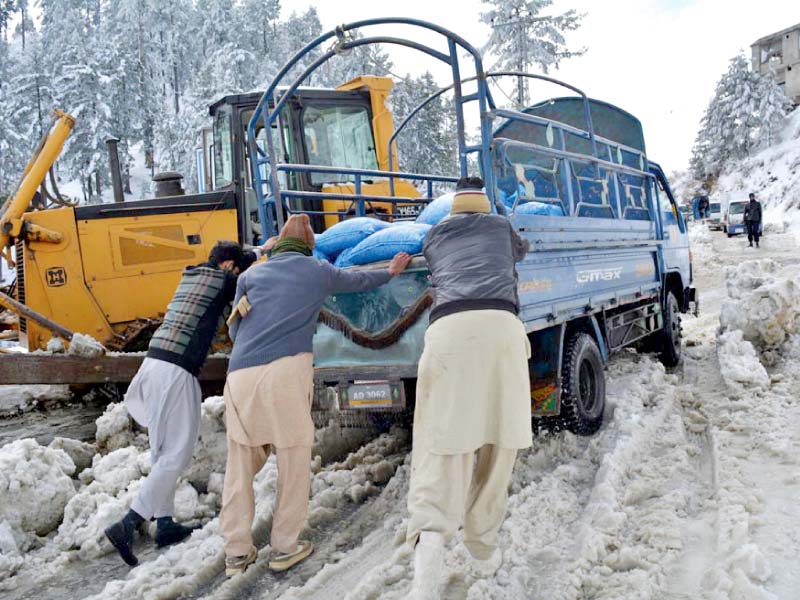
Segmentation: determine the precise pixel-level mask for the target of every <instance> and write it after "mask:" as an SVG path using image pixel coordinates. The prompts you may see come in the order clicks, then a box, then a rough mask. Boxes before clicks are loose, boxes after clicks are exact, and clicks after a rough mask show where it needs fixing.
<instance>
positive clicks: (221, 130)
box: [214, 109, 233, 190]
mask: <svg viewBox="0 0 800 600" xmlns="http://www.w3.org/2000/svg"><path fill="white" fill-rule="evenodd" d="M231 183H233V145H232V140H231V116H230V111H229V110H223V109H221V110H219V111H218V112H217V114H216V116H215V117H214V189H215V190H218V189H220V188H223V187H226V186H228V185H230V184H231Z"/></svg>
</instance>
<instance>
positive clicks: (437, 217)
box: [417, 192, 455, 225]
mask: <svg viewBox="0 0 800 600" xmlns="http://www.w3.org/2000/svg"><path fill="white" fill-rule="evenodd" d="M454 196H455V192H450V193H449V194H444V195H443V196H439V197H438V198H436V200H433V201H431V203H430V204H428V206H426V207H425V208H424V209H423V210H422V212H421V213H419V216H418V217H417V223H419V224H421V225H436V224H437V223H438V222H439V221H441V220H442V219H444V218H445V217H447V216H449V215H450V209H451V208H452V207H453V197H454Z"/></svg>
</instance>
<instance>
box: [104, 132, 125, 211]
mask: <svg viewBox="0 0 800 600" xmlns="http://www.w3.org/2000/svg"><path fill="white" fill-rule="evenodd" d="M118 144H119V139H117V138H115V137H110V138H108V139H107V140H106V146H108V166H109V169H110V170H111V186H112V187H113V189H114V202H125V194H124V193H123V191H122V171H121V170H120V167H119V151H118V149H117V145H118Z"/></svg>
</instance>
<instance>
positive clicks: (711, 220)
mask: <svg viewBox="0 0 800 600" xmlns="http://www.w3.org/2000/svg"><path fill="white" fill-rule="evenodd" d="M706 223H708V228H709V229H715V230H717V231H720V230H721V229H722V204H720V203H719V202H709V203H708V218H707V219H706Z"/></svg>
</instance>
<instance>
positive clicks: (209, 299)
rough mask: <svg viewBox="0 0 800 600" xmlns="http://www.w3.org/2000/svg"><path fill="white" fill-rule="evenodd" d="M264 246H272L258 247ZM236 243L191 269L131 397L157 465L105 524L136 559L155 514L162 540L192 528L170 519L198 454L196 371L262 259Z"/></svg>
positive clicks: (130, 559)
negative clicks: (125, 507)
mask: <svg viewBox="0 0 800 600" xmlns="http://www.w3.org/2000/svg"><path fill="white" fill-rule="evenodd" d="M258 250H266V247H264V248H261V249H258ZM256 257H257V254H256V253H253V252H246V251H244V250H243V249H242V247H241V246H240V245H239V244H237V243H235V242H228V241H221V242H218V243H217V244H216V245H215V246H214V248H213V249H212V250H211V254H210V255H209V257H208V262H206V263H203V264H201V265H197V266H195V267H188V268H186V270H185V271H184V272H183V277H182V278H181V282H180V284H179V285H178V289H177V290H176V291H175V295H174V296H173V298H172V301H171V302H170V303H169V305H168V306H167V312H166V314H165V315H164V320H163V322H162V324H161V326H160V327H159V328H158V330H157V331H156V332H155V333H154V334H153V338H152V340H151V341H150V346H149V349H148V351H147V358H145V359H144V361H143V362H142V366H141V367H140V368H139V372H138V373H137V374H136V376H135V377H134V378H133V381H131V385H130V387H129V388H128V392H127V394H126V395H125V404H126V407H127V409H128V412H129V413H130V415H131V416H132V417H133V418H134V419H135V420H136V421H137V422H138V423H139V424H140V425H142V426H144V427H147V431H148V438H149V441H150V456H151V462H152V469H151V471H150V474H149V475H148V476H147V477H146V478H145V481H144V483H143V484H142V486H141V488H140V489H139V494H138V495H137V496H136V499H135V500H134V501H133V503H132V504H131V508H130V510H129V511H128V514H127V515H125V517H124V518H123V519H122V520H121V521H118V522H117V523H114V524H113V525H111V526H110V527H109V528H108V529H106V530H105V534H106V537H107V538H108V539H109V541H110V542H111V543H112V544H113V545H114V547H115V548H116V549H117V551H118V552H119V554H120V556H121V557H122V559H123V560H124V561H125V562H126V563H128V564H129V565H131V566H135V565H136V564H138V559H137V558H136V556H135V555H134V553H133V534H134V531H135V530H136V529H137V528H138V527H139V526H140V525H142V524H143V523H144V522H145V521H148V520H151V519H155V520H156V536H155V541H156V545H158V546H159V547H161V546H167V545H169V544H175V543H177V542H180V541H182V540H184V539H186V538H187V537H188V536H189V535H190V534H191V532H192V528H190V527H186V526H184V525H180V524H179V523H176V522H175V521H173V520H172V513H173V509H174V504H175V487H176V485H177V481H178V477H180V475H181V474H182V473H183V472H184V471H185V470H186V468H187V467H188V466H189V464H190V462H191V460H192V453H193V451H194V446H195V443H196V442H197V436H198V429H199V425H200V403H201V401H202V395H201V391H200V382H199V381H198V379H197V377H198V375H199V373H200V369H201V368H202V366H203V363H204V362H205V360H206V355H207V354H208V350H209V348H210V347H211V343H212V341H213V340H214V336H215V334H216V332H217V329H218V327H219V325H220V319H221V317H222V312H223V310H224V309H225V307H226V306H227V305H228V304H229V303H230V302H231V300H233V297H234V295H235V293H236V276H237V275H238V274H239V272H240V271H243V270H244V269H246V268H247V267H248V266H250V265H251V264H252V263H253V262H254V261H255V260H256Z"/></svg>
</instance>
